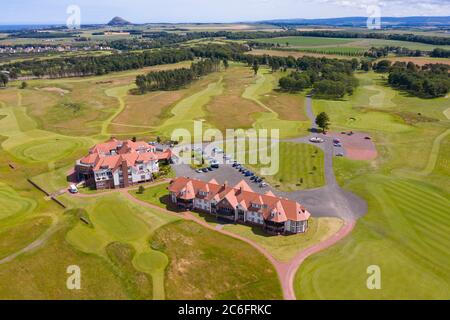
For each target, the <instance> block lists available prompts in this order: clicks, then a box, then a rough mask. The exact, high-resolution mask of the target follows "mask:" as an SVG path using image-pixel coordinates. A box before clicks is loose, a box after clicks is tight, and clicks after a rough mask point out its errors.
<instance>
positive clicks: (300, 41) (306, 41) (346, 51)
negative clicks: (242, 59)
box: [257, 37, 450, 56]
mask: <svg viewBox="0 0 450 320" xmlns="http://www.w3.org/2000/svg"><path fill="white" fill-rule="evenodd" d="M257 41H259V42H262V43H270V44H275V45H279V48H277V49H283V50H286V49H289V50H298V51H300V52H311V53H316V54H332V55H344V56H345V55H347V56H360V55H363V54H364V52H365V51H366V50H368V49H369V48H371V47H384V46H393V47H405V48H408V49H411V50H423V51H432V50H433V49H434V48H442V49H447V50H448V49H450V46H437V45H429V44H423V43H416V42H408V41H395V40H383V39H364V38H358V39H357V38H321V37H281V38H273V39H258V40H257Z"/></svg>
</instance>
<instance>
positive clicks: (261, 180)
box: [255, 178, 263, 183]
mask: <svg viewBox="0 0 450 320" xmlns="http://www.w3.org/2000/svg"><path fill="white" fill-rule="evenodd" d="M255 182H256V183H261V182H263V179H262V178H257V179H256V180H255Z"/></svg>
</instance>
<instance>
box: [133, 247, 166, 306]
mask: <svg viewBox="0 0 450 320" xmlns="http://www.w3.org/2000/svg"><path fill="white" fill-rule="evenodd" d="M168 264H169V258H168V257H167V256H166V255H165V254H164V253H162V252H159V251H154V250H152V251H146V252H142V253H140V254H138V255H136V256H135V257H134V259H133V265H134V266H135V267H136V269H137V270H140V271H142V272H146V273H149V274H150V275H151V276H152V280H153V299H155V300H163V299H164V298H165V292H164V270H165V269H166V267H167V265H168Z"/></svg>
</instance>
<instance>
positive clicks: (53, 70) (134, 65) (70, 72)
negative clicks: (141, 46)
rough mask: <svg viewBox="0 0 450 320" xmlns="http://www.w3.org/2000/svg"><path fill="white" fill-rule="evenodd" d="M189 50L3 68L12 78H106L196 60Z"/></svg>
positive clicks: (9, 65) (65, 59)
mask: <svg viewBox="0 0 450 320" xmlns="http://www.w3.org/2000/svg"><path fill="white" fill-rule="evenodd" d="M193 59H194V54H193V52H192V51H191V50H189V49H162V50H155V51H144V52H129V53H122V54H112V55H105V56H78V57H65V58H55V59H46V60H26V61H21V62H15V63H11V64H7V65H4V66H2V68H3V69H4V70H7V71H9V72H10V76H11V78H17V77H19V76H35V77H44V76H47V77H50V78H62V77H67V76H90V75H103V74H107V73H109V72H114V71H124V70H130V69H140V68H143V67H148V66H154V65H161V64H169V63H176V62H180V61H185V60H193Z"/></svg>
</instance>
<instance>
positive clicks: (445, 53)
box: [430, 48, 450, 58]
mask: <svg viewBox="0 0 450 320" xmlns="http://www.w3.org/2000/svg"><path fill="white" fill-rule="evenodd" d="M430 57H433V58H450V50H445V49H440V48H436V49H434V50H433V51H431V53H430Z"/></svg>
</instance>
